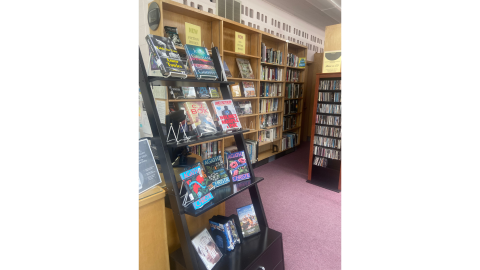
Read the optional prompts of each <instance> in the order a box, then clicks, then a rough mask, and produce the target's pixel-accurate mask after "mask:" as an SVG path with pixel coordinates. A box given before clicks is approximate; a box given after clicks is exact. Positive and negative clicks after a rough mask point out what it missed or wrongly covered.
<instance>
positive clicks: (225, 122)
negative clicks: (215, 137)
mask: <svg viewBox="0 0 480 270" xmlns="http://www.w3.org/2000/svg"><path fill="white" fill-rule="evenodd" d="M212 107H213V109H214V110H215V113H216V114H217V116H218V119H219V123H220V124H221V126H222V130H223V131H226V132H230V131H234V130H240V129H242V124H241V123H240V120H238V115H237V112H236V111H235V107H234V106H233V101H232V100H231V99H226V100H216V101H212Z"/></svg>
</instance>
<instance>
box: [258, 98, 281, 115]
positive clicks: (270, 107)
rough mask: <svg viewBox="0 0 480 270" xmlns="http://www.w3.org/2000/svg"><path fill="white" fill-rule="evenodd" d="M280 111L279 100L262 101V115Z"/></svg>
mask: <svg viewBox="0 0 480 270" xmlns="http://www.w3.org/2000/svg"><path fill="white" fill-rule="evenodd" d="M276 111H278V98H269V99H261V100H260V113H268V112H276Z"/></svg>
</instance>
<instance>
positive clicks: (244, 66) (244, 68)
mask: <svg viewBox="0 0 480 270" xmlns="http://www.w3.org/2000/svg"><path fill="white" fill-rule="evenodd" d="M236 60H237V65H238V70H240V75H241V76H242V78H244V79H255V76H254V75H253V70H252V66H250V61H249V60H248V59H244V58H236Z"/></svg>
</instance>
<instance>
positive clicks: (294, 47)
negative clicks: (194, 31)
mask: <svg viewBox="0 0 480 270" xmlns="http://www.w3.org/2000/svg"><path fill="white" fill-rule="evenodd" d="M154 2H156V3H158V5H159V6H160V13H161V20H160V26H159V27H158V29H157V30H155V31H153V30H150V34H152V35H157V36H164V33H163V27H164V26H173V27H177V30H178V33H179V36H180V40H181V41H182V43H183V44H184V43H185V22H188V23H191V24H195V25H198V26H200V28H201V36H202V42H203V44H204V45H205V47H207V48H210V47H211V45H212V44H213V45H214V46H215V47H218V49H219V52H220V56H221V57H222V60H224V61H225V62H226V63H227V65H228V68H229V69H230V72H231V73H232V76H233V77H232V78H227V79H228V81H229V82H233V83H235V84H241V82H242V81H252V82H253V83H254V86H255V90H256V97H238V98H233V100H234V101H251V103H252V114H250V115H242V116H239V118H240V122H241V124H242V127H246V128H249V129H251V131H249V132H247V133H244V134H243V136H244V137H245V138H246V139H251V140H254V141H257V140H258V136H259V132H261V129H260V121H259V116H260V115H262V114H261V113H259V112H260V102H261V100H262V99H264V98H266V97H260V84H262V83H269V82H271V83H277V84H280V85H281V89H282V95H281V96H279V97H268V98H278V104H279V105H278V111H277V113H278V125H277V126H275V127H269V128H276V129H277V138H276V139H275V140H274V141H273V142H259V143H258V152H257V160H258V161H266V160H268V158H269V157H271V156H274V155H277V154H280V153H282V152H286V151H288V150H290V149H284V150H282V149H281V141H282V136H283V133H285V132H293V133H296V134H297V144H296V145H295V146H298V145H299V144H300V140H301V137H300V135H301V134H300V132H301V128H300V127H301V123H302V111H301V110H302V106H303V97H302V98H296V99H298V100H299V105H298V112H297V113H295V114H294V115H292V116H293V117H296V118H297V125H296V126H295V127H294V128H291V129H288V130H284V128H283V119H284V116H285V115H284V102H285V100H286V98H285V91H286V86H287V84H292V82H286V81H285V76H286V71H287V69H296V70H299V71H300V73H301V75H300V77H299V81H298V82H295V84H301V85H302V86H303V92H304V94H305V91H306V88H305V87H304V83H305V78H306V75H305V74H306V67H305V68H292V67H287V65H286V56H287V53H293V54H295V55H297V56H298V57H307V47H305V46H302V45H299V44H296V43H290V42H288V41H287V40H284V39H280V38H278V37H276V36H274V35H271V34H267V33H265V32H263V31H260V30H258V29H255V28H252V27H249V26H246V25H243V24H240V23H237V22H235V21H232V20H228V19H225V18H223V17H220V16H216V15H214V14H211V13H208V12H205V11H201V10H198V9H195V8H192V7H189V6H186V5H182V4H180V3H177V2H174V1H168V0H165V1H162V0H155V1H154ZM235 32H240V33H242V34H245V37H246V41H245V45H246V46H245V54H242V53H236V52H235ZM262 43H264V44H265V45H266V46H267V48H274V49H275V50H280V51H282V55H283V62H282V63H281V64H270V63H262V62H261V44H262ZM177 50H178V51H179V52H182V51H184V49H183V48H181V47H177ZM236 58H245V59H248V60H249V61H250V65H251V66H252V70H253V73H254V75H255V79H243V78H241V76H240V72H239V70H238V66H237V62H236ZM261 66H276V67H278V68H280V69H282V70H283V79H282V80H280V81H266V80H260V71H261ZM194 78H195V76H193V75H190V76H188V79H194ZM182 86H192V85H189V84H187V83H186V84H184V85H182ZM242 94H243V93H242ZM222 98H224V97H223V96H222ZM156 100H159V101H164V102H165V107H166V108H165V109H166V112H165V113H166V114H168V113H169V109H168V108H169V105H170V103H174V102H182V101H188V100H172V99H170V98H169V96H168V94H167V96H166V97H165V98H164V99H156ZM212 100H214V99H195V101H205V102H207V104H210V101H212ZM209 106H210V105H209ZM263 114H265V113H263ZM213 141H219V152H221V153H219V154H221V155H222V156H223V153H224V149H225V147H229V146H231V145H235V144H236V141H235V138H234V137H233V136H227V137H224V138H218V139H214V140H213ZM209 142H212V141H209ZM203 143H205V142H203ZM198 144H200V143H198ZM274 146H276V147H274ZM274 148H275V150H276V151H274ZM277 149H278V150H277Z"/></svg>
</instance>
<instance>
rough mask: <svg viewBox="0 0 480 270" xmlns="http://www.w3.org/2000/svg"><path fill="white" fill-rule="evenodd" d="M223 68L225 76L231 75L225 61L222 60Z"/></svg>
mask: <svg viewBox="0 0 480 270" xmlns="http://www.w3.org/2000/svg"><path fill="white" fill-rule="evenodd" d="M223 70H225V75H226V76H227V77H233V76H232V73H231V72H230V69H229V68H228V66H227V62H225V61H223Z"/></svg>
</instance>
